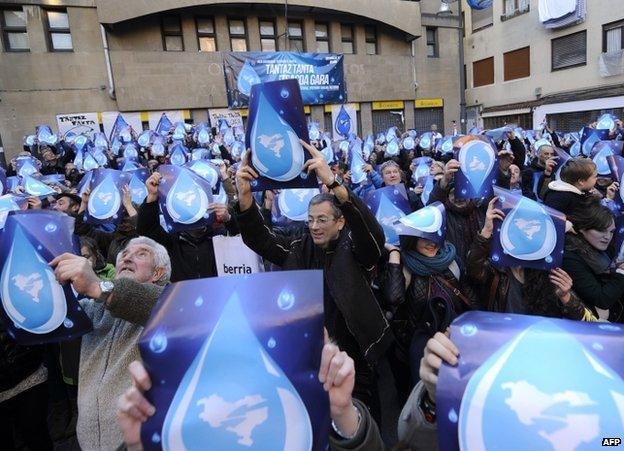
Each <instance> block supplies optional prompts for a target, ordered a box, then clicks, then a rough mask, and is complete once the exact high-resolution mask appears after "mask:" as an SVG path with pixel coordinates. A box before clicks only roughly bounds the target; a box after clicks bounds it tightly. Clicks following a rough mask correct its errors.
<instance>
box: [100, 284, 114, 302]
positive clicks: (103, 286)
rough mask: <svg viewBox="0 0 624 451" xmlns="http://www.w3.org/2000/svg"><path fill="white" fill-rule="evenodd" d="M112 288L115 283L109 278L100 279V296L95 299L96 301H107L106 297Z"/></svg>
mask: <svg viewBox="0 0 624 451" xmlns="http://www.w3.org/2000/svg"><path fill="white" fill-rule="evenodd" d="M113 288H115V284H114V283H113V282H111V281H110V280H100V290H101V291H102V294H100V297H99V298H98V299H97V300H98V302H106V301H108V298H109V297H110V295H111V293H112V292H113Z"/></svg>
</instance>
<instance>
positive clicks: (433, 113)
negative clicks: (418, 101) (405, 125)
mask: <svg viewBox="0 0 624 451" xmlns="http://www.w3.org/2000/svg"><path fill="white" fill-rule="evenodd" d="M431 124H436V125H437V126H438V133H441V134H443V135H444V108H415V109H414V128H415V129H416V130H417V131H418V132H419V133H423V132H427V131H429V130H431Z"/></svg>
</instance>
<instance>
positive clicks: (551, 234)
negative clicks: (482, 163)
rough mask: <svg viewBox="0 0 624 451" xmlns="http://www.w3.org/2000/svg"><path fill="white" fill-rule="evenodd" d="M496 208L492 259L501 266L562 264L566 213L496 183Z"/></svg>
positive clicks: (545, 267) (547, 266)
mask: <svg viewBox="0 0 624 451" xmlns="http://www.w3.org/2000/svg"><path fill="white" fill-rule="evenodd" d="M494 195H495V196H498V202H497V203H496V204H497V205H496V208H498V209H499V210H501V211H502V212H503V213H504V214H505V219H503V221H500V220H498V219H496V220H494V234H493V235H492V251H491V256H490V257H491V259H492V262H493V263H494V265H496V266H498V267H518V266H519V267H522V268H535V269H542V270H550V269H552V268H559V267H561V262H562V260H563V244H564V239H565V238H564V235H565V222H566V217H565V215H564V214H563V213H561V212H559V211H557V210H554V209H552V208H550V207H547V206H546V205H544V204H540V203H538V202H536V201H534V200H532V199H529V198H528V197H524V196H522V195H521V194H518V193H514V192H511V191H509V190H506V189H503V188H499V187H498V186H496V187H494Z"/></svg>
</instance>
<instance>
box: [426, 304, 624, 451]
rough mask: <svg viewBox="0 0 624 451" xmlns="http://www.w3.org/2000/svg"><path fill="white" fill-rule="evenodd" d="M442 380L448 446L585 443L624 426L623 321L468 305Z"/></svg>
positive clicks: (581, 446) (443, 439)
mask: <svg viewBox="0 0 624 451" xmlns="http://www.w3.org/2000/svg"><path fill="white" fill-rule="evenodd" d="M451 340H452V341H453V343H455V345H456V346H457V348H458V350H459V362H458V365H456V366H454V367H451V366H449V365H446V364H443V365H442V368H441V369H440V373H439V377H438V384H437V393H436V401H437V412H438V415H437V419H438V439H439V446H440V449H444V450H449V451H457V450H462V451H480V450H490V449H492V450H497V449H501V450H502V449H504V450H509V451H516V450H517V451H524V450H535V451H552V450H555V451H556V450H568V451H585V450H592V449H599V448H600V446H601V443H602V439H603V438H604V437H619V436H620V435H621V431H622V428H623V427H624V381H623V379H622V378H623V376H624V363H623V362H624V351H623V349H624V348H623V347H622V345H623V344H624V329H623V328H622V327H621V325H615V324H604V323H595V322H582V321H571V320H563V319H555V318H545V317H540V316H526V315H515V314H503V313H491V312H477V311H473V312H467V313H465V314H463V315H461V316H460V317H459V318H457V319H456V320H455V321H454V322H453V323H452V325H451Z"/></svg>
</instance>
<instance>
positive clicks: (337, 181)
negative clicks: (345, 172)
mask: <svg viewBox="0 0 624 451" xmlns="http://www.w3.org/2000/svg"><path fill="white" fill-rule="evenodd" d="M342 181H343V180H342V177H341V176H340V175H338V174H336V175H334V181H333V182H332V183H331V185H326V186H327V189H329V190H332V189H334V188H336V187H338V186H342Z"/></svg>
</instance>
